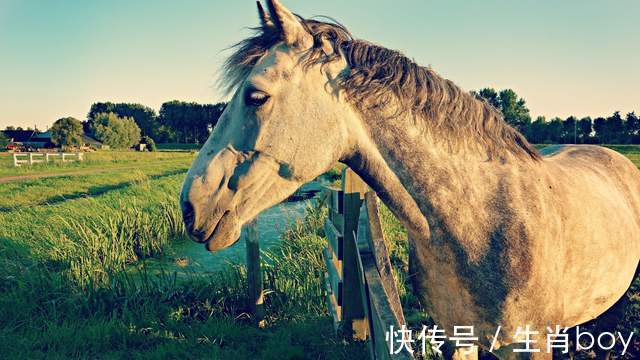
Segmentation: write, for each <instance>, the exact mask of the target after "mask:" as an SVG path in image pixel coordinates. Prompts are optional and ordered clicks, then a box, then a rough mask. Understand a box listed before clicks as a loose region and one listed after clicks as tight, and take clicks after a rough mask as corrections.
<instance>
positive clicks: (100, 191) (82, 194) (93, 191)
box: [0, 169, 187, 212]
mask: <svg viewBox="0 0 640 360" xmlns="http://www.w3.org/2000/svg"><path fill="white" fill-rule="evenodd" d="M186 172H187V170H186V169H179V170H172V171H167V172H164V173H161V174H157V175H150V176H147V177H146V178H145V180H147V179H148V180H157V179H161V178H164V177H169V176H173V175H178V174H184V173H186ZM69 178H71V177H69ZM57 179H58V180H59V179H60V177H58V178H57ZM139 183H140V182H139V180H133V181H124V182H120V183H117V184H107V185H98V186H94V187H91V188H89V189H88V191H77V192H72V193H67V194H62V195H55V196H52V197H49V198H47V199H44V200H40V201H36V202H32V203H29V204H20V205H15V206H0V212H9V211H13V210H16V209H18V208H20V207H23V206H41V205H55V204H58V203H62V202H65V201H68V200H74V199H79V198H86V197H95V196H100V195H104V194H106V193H108V192H111V191H115V190H122V189H126V188H128V187H130V186H132V185H136V184H139Z"/></svg>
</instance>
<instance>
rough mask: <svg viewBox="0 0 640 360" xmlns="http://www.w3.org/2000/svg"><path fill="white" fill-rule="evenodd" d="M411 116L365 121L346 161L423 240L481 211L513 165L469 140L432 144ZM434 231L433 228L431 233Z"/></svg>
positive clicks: (427, 132)
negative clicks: (363, 130)
mask: <svg viewBox="0 0 640 360" xmlns="http://www.w3.org/2000/svg"><path fill="white" fill-rule="evenodd" d="M419 121H422V120H416V119H415V118H413V116H411V115H404V116H400V117H398V118H395V119H380V118H378V117H377V116H375V115H370V116H365V118H364V119H363V123H364V124H365V127H366V128H367V129H366V130H367V131H366V132H367V133H368V135H369V136H368V137H367V138H365V139H363V140H362V141H360V142H359V143H358V146H357V150H356V156H354V157H353V158H352V159H350V160H349V161H348V165H349V166H350V167H351V168H353V169H354V170H355V171H356V172H357V173H358V174H359V175H360V176H361V177H362V178H363V179H364V180H365V181H366V182H367V183H368V184H369V185H370V186H371V187H372V188H373V190H375V191H376V192H377V193H378V196H379V197H380V198H381V199H382V201H383V202H384V203H385V204H387V206H388V207H389V208H390V209H391V210H392V211H393V212H394V214H395V215H396V216H397V217H398V218H399V219H400V221H401V222H403V224H404V225H405V227H407V229H408V230H409V231H410V232H412V233H413V236H416V237H424V236H428V234H429V233H430V227H433V226H436V227H447V228H448V227H449V226H448V224H449V223H450V222H451V218H453V217H456V216H459V215H460V212H459V210H460V209H461V208H466V210H465V211H466V212H474V211H476V210H477V211H484V209H485V208H486V206H487V203H488V202H490V201H492V200H493V199H492V198H491V196H492V194H495V193H496V190H497V189H498V188H499V186H500V184H499V182H500V176H499V174H500V173H501V172H502V173H504V172H505V171H514V168H515V167H518V166H519V165H518V163H517V162H516V161H514V159H512V157H511V156H509V155H508V153H506V155H505V157H502V158H501V159H499V160H498V159H495V160H491V159H489V158H488V155H487V154H486V153H483V152H482V151H480V150H478V149H481V148H482V146H481V145H480V144H474V143H472V141H471V140H468V141H466V142H465V148H464V149H458V150H452V149H451V148H450V145H449V144H448V143H447V142H446V141H437V140H434V139H433V137H432V136H430V135H429V131H428V130H427V131H424V130H423V129H421V128H420V127H419V126H418V125H416V124H417V123H419ZM431 230H434V229H431Z"/></svg>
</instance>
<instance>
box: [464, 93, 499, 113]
mask: <svg viewBox="0 0 640 360" xmlns="http://www.w3.org/2000/svg"><path fill="white" fill-rule="evenodd" d="M471 94H473V95H474V96H475V97H477V98H478V99H484V100H487V102H488V103H489V104H491V105H493V107H494V108H496V109H500V99H499V98H498V92H496V91H495V90H494V89H493V88H484V89H480V91H472V92H471Z"/></svg>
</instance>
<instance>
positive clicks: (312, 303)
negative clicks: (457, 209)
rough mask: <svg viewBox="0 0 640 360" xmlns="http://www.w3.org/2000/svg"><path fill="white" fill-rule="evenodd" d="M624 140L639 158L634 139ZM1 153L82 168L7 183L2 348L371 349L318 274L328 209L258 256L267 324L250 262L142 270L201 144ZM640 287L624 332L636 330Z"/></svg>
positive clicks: (128, 351) (160, 352)
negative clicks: (66, 153)
mask: <svg viewBox="0 0 640 360" xmlns="http://www.w3.org/2000/svg"><path fill="white" fill-rule="evenodd" d="M616 150H619V151H622V152H624V153H625V155H627V156H629V157H630V158H631V159H632V160H633V161H634V162H635V163H636V165H639V166H640V148H638V147H617V148H616ZM6 155H7V154H0V179H1V178H2V177H3V176H11V175H16V174H20V175H23V174H24V175H38V174H40V175H42V174H56V173H58V174H60V173H65V174H66V173H67V172H69V171H70V170H72V171H78V173H75V174H71V175H68V174H67V175H64V176H58V177H48V178H39V179H31V180H21V181H12V182H7V183H0V319H1V322H0V354H1V355H0V358H45V357H46V358H150V359H155V358H178V357H179V358H186V359H191V358H194V359H195V358H198V359H199V358H207V359H253V358H255V359H258V358H259V359H297V358H308V359H353V360H356V359H363V358H366V357H367V351H366V348H365V347H364V345H363V344H361V343H357V342H353V343H345V342H342V341H339V340H336V339H335V338H334V337H333V336H332V325H331V321H330V318H329V317H328V314H327V310H326V306H325V303H324V296H323V284H322V281H321V279H322V277H321V274H322V272H323V271H324V265H323V262H322V258H321V249H322V247H323V245H324V244H325V239H324V238H323V236H324V234H323V231H322V226H321V224H322V221H323V218H324V216H325V213H326V209H324V208H315V207H310V208H309V209H308V210H307V213H306V217H305V219H304V221H301V222H298V223H296V224H295V225H294V226H292V227H291V228H289V229H288V230H287V231H286V232H285V233H284V234H283V242H282V244H281V245H280V246H277V247H276V248H274V249H272V250H270V251H269V253H266V254H264V256H263V259H266V260H267V261H266V262H265V264H264V276H265V278H264V279H265V288H266V289H268V292H267V295H266V299H265V304H266V313H267V321H266V324H267V325H266V327H265V328H263V329H261V328H258V327H256V326H255V325H254V324H253V321H252V319H250V317H249V316H248V315H247V313H246V298H245V291H246V290H245V289H246V274H245V269H244V267H243V266H240V265H228V266H227V267H226V268H225V270H223V271H220V272H217V273H214V274H206V275H203V274H193V275H192V276H187V277H180V278H178V277H176V276H175V275H174V274H172V273H170V272H162V271H161V272H159V273H158V272H157V271H154V272H149V271H147V268H146V267H145V262H146V260H147V259H149V258H153V257H157V256H159V255H161V254H162V253H163V252H164V251H166V249H167V247H168V246H171V244H172V243H174V242H181V241H189V240H187V239H185V235H184V229H183V227H182V221H181V217H180V212H179V206H178V203H177V199H178V192H179V188H180V184H181V182H182V180H183V177H184V174H185V172H186V170H187V168H188V167H189V164H190V162H191V161H192V159H193V156H194V154H193V153H190V152H158V153H134V152H97V153H92V154H88V155H87V161H85V162H84V163H76V164H64V165H54V166H37V167H34V168H26V167H25V168H21V169H18V170H17V171H16V169H14V168H11V167H10V164H11V163H10V162H7V161H6V158H7V157H8V156H6ZM105 170H106V171H105ZM100 171H102V172H100ZM337 171H338V169H336V170H334V172H336V173H337ZM382 221H383V229H384V232H385V235H386V238H387V240H388V242H389V245H390V253H391V258H392V262H393V265H394V270H395V272H394V274H395V276H396V279H397V283H398V285H399V289H400V294H401V300H402V303H403V306H404V308H405V312H406V317H407V320H408V321H409V322H410V324H413V325H416V326H417V325H418V324H419V323H422V322H425V321H428V315H427V314H425V313H424V312H423V311H422V310H421V309H420V306H419V303H418V301H417V299H416V298H415V297H414V296H413V295H412V293H411V291H410V288H409V286H408V283H407V271H408V254H407V246H406V233H405V231H404V229H403V227H402V226H401V225H400V224H399V222H398V221H397V219H395V217H394V216H393V215H392V214H391V213H390V212H389V211H388V210H387V209H386V208H384V207H383V211H382ZM203 251H204V249H203ZM635 286H636V287H635V294H636V295H635V298H634V299H633V301H634V304H635V305H634V307H631V308H630V310H629V313H628V314H627V319H628V324H625V325H623V328H624V329H625V331H627V330H626V329H630V328H633V329H635V331H636V333H637V332H638V331H639V329H638V326H639V323H640V306H638V304H639V303H640V295H637V294H638V291H640V284H639V283H638V282H636V284H635Z"/></svg>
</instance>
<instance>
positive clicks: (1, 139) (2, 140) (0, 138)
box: [0, 132, 11, 149]
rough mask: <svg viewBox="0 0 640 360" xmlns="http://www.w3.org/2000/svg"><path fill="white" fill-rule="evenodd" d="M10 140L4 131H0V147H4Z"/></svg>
mask: <svg viewBox="0 0 640 360" xmlns="http://www.w3.org/2000/svg"><path fill="white" fill-rule="evenodd" d="M10 142H11V139H9V138H8V137H7V136H6V135H5V134H4V133H2V132H0V149H5V148H6V147H7V145H9V143H10Z"/></svg>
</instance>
